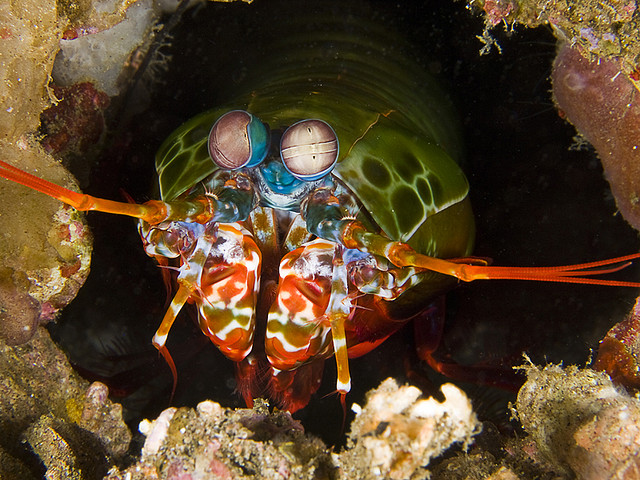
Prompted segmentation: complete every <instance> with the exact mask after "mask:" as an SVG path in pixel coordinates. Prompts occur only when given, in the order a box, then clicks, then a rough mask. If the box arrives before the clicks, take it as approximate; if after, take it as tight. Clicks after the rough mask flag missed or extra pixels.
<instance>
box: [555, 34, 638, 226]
mask: <svg viewBox="0 0 640 480" xmlns="http://www.w3.org/2000/svg"><path fill="white" fill-rule="evenodd" d="M552 78H553V94H554V97H555V100H556V102H557V104H558V107H559V108H560V109H561V111H562V112H563V113H564V114H565V115H566V117H567V118H568V119H569V121H570V122H571V123H573V124H574V125H575V127H576V128H577V129H578V131H579V132H580V133H582V135H584V137H585V138H586V139H587V140H588V141H589V142H591V144H592V145H593V146H594V147H595V149H596V151H597V152H598V156H599V157H600V160H601V161H602V165H603V167H604V171H605V175H606V177H607V180H608V181H609V184H610V185H611V190H612V192H613V195H614V196H615V198H616V204H617V206H618V209H619V210H620V212H621V213H622V215H623V216H624V218H625V219H626V220H627V222H629V223H630V224H631V225H632V226H633V227H634V228H635V229H637V230H638V229H640V101H639V100H638V92H637V91H636V88H635V87H634V85H633V83H632V82H631V81H630V80H629V78H627V76H626V75H625V74H624V73H622V71H621V67H620V62H619V61H617V60H604V59H599V60H597V61H593V62H592V61H590V60H588V59H587V58H585V57H584V56H583V55H582V54H581V52H580V51H578V50H577V49H575V48H570V47H568V46H566V45H565V46H563V47H562V48H561V49H560V51H559V53H558V56H557V58H556V60H555V63H554V66H553V74H552Z"/></svg>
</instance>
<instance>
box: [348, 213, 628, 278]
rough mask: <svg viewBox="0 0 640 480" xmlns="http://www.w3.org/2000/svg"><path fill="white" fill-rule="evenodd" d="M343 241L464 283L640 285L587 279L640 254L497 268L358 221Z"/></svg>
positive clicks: (625, 264) (624, 264) (401, 264)
mask: <svg viewBox="0 0 640 480" xmlns="http://www.w3.org/2000/svg"><path fill="white" fill-rule="evenodd" d="M342 242H343V243H344V245H345V246H346V247H347V248H357V249H359V250H362V251H366V252H369V253H373V254H375V255H380V256H382V257H384V258H386V259H387V260H389V261H390V262H391V263H393V264H394V265H396V266H398V267H409V266H413V267H417V268H424V269H426V270H432V271H434V272H438V273H442V274H444V275H449V276H452V277H456V278H458V279H459V280H462V281H464V282H472V281H474V280H533V281H539V282H561V283H581V284H590V285H607V286H612V287H635V288H640V282H626V281H618V280H603V279H598V278H587V277H590V276H594V275H604V274H608V273H614V272H617V271H619V270H622V269H624V268H626V267H628V266H629V265H631V262H632V261H633V260H635V259H637V258H640V253H634V254H631V255H625V256H622V257H616V258H609V259H606V260H599V261H596V262H588V263H579V264H574V265H563V266H556V267H494V266H487V265H484V264H481V265H472V264H464V263H459V262H458V261H457V260H455V259H454V260H452V261H448V260H442V259H440V258H435V257H429V256H427V255H422V254H420V253H418V252H416V251H415V250H413V249H412V248H411V247H410V246H409V245H407V244H405V243H401V242H394V241H392V240H389V239H388V238H385V237H383V236H382V235H378V234H376V233H371V232H369V231H367V230H366V229H365V228H364V227H363V226H362V224H360V223H359V222H357V221H352V222H349V224H348V225H347V226H346V228H344V229H343V230H342Z"/></svg>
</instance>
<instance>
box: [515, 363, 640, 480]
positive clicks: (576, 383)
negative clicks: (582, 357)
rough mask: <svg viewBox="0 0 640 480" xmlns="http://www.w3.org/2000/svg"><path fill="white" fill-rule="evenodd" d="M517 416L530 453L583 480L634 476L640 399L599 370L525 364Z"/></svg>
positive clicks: (638, 460)
mask: <svg viewBox="0 0 640 480" xmlns="http://www.w3.org/2000/svg"><path fill="white" fill-rule="evenodd" d="M525 368H526V372H527V377H528V379H527V382H526V383H525V384H524V386H523V387H522V388H521V389H520V392H519V393H518V400H517V403H516V410H517V416H518V418H519V419H520V421H521V422H522V425H523V427H524V429H525V430H526V431H527V433H528V434H529V436H530V438H531V439H532V440H533V444H532V445H531V447H533V448H531V447H530V449H529V451H530V453H531V455H532V457H534V458H535V459H536V460H537V461H539V462H542V463H546V464H547V465H549V466H551V467H552V468H553V469H555V470H556V471H558V472H561V473H564V474H566V475H572V474H575V475H577V476H578V478H582V479H594V480H595V479H603V478H638V471H640V456H638V451H639V450H640V401H639V400H638V399H637V398H634V397H631V396H629V395H627V394H626V393H625V392H624V391H622V390H620V389H618V388H616V387H615V386H614V385H613V383H612V381H611V379H610V378H609V376H608V375H607V374H605V373H602V372H596V371H594V370H590V369H578V368H577V367H567V368H564V369H563V368H561V367H559V366H556V365H549V366H547V367H544V368H537V367H534V366H528V367H525Z"/></svg>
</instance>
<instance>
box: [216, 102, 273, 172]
mask: <svg viewBox="0 0 640 480" xmlns="http://www.w3.org/2000/svg"><path fill="white" fill-rule="evenodd" d="M268 150H269V133H268V132H267V128H266V127H265V126H264V124H263V123H262V122H261V121H260V120H259V119H258V118H256V117H254V116H253V115H251V114H250V113H249V112H245V111H244V110H232V111H230V112H227V113H225V114H224V115H222V116H221V117H220V118H219V119H218V120H217V121H216V123H214V124H213V127H211V132H210V133H209V155H210V156H211V159H212V160H213V161H214V162H215V164H216V165H218V166H219V167H220V168H224V169H227V170H235V169H237V168H242V167H255V166H256V165H258V164H259V163H260V162H262V160H264V158H265V157H266V156H267V152H268Z"/></svg>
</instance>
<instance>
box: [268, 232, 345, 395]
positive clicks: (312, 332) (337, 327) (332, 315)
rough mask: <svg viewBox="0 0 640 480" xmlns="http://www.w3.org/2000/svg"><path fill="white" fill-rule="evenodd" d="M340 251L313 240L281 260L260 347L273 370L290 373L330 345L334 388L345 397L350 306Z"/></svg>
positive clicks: (323, 352) (328, 349) (327, 243)
mask: <svg viewBox="0 0 640 480" xmlns="http://www.w3.org/2000/svg"><path fill="white" fill-rule="evenodd" d="M339 250H340V247H339V246H338V245H336V244H335V243H333V242H329V241H326V240H321V239H317V240H314V241H313V242H310V243H308V244H306V245H304V246H302V247H300V248H298V249H296V250H294V251H292V252H291V253H289V254H287V255H286V256H285V257H284V259H283V260H282V262H281V264H280V283H279V287H278V294H277V298H276V301H275V302H274V304H273V306H272V307H271V311H270V312H269V317H268V321H267V331H266V341H265V348H266V353H267V358H268V359H269V363H271V365H272V366H273V368H274V369H275V371H276V372H277V371H282V370H292V369H295V368H297V367H299V366H301V365H303V364H305V363H306V362H308V361H310V360H312V359H313V358H316V357H318V356H321V355H325V354H327V353H329V352H331V347H333V352H334V354H335V356H336V362H337V365H338V380H337V390H338V391H339V392H340V393H341V394H346V392H348V391H349V390H350V388H351V380H350V377H349V363H348V355H347V342H346V335H345V328H344V324H345V321H346V320H347V319H348V318H349V317H350V315H351V314H352V311H353V308H354V307H353V305H352V304H351V300H350V298H349V295H348V293H349V292H348V290H349V285H348V277H347V269H346V267H345V265H344V263H343V261H342V256H341V255H340V252H339Z"/></svg>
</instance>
